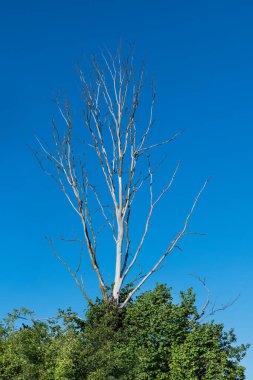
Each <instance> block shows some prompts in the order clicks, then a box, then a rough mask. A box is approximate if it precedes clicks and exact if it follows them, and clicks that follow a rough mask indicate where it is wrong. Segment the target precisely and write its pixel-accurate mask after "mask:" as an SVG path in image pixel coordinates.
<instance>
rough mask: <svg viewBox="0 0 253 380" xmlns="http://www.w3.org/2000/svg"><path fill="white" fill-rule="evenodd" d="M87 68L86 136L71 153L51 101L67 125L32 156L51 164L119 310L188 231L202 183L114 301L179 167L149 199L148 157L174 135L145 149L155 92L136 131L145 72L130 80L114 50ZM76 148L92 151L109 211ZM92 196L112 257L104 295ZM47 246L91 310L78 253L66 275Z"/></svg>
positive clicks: (64, 112)
mask: <svg viewBox="0 0 253 380" xmlns="http://www.w3.org/2000/svg"><path fill="white" fill-rule="evenodd" d="M92 70H93V75H92V79H91V80H90V79H89V80H88V79H87V78H86V76H85V75H84V73H83V72H82V70H79V71H78V73H79V76H80V81H81V85H82V96H83V102H84V107H83V124H84V125H83V126H82V128H83V130H82V129H80V127H79V129H78V131H79V132H80V133H81V134H83V133H84V134H85V133H87V132H88V135H89V136H88V137H87V138H86V137H84V140H85V141H84V142H83V144H81V143H80V140H79V143H78V144H77V145H78V147H77V146H76V144H75V142H76V140H75V138H74V137H73V134H74V131H75V127H74V125H73V124H74V123H73V120H72V116H71V110H70V105H69V103H68V102H65V104H64V106H62V105H61V103H60V102H59V101H57V106H58V109H59V112H60V114H61V116H62V119H63V120H64V122H65V124H66V128H65V133H64V134H61V133H60V132H59V129H58V127H57V126H56V123H55V122H54V121H53V137H54V148H53V150H50V149H49V148H47V145H46V144H44V143H42V142H41V140H39V139H38V143H39V145H40V150H39V151H37V152H36V153H37V156H38V157H39V160H40V163H41V164H42V165H43V167H44V168H45V166H44V164H43V158H44V159H46V161H47V162H48V161H49V162H50V165H51V169H49V170H48V169H45V171H46V173H47V174H49V175H50V176H51V177H53V178H54V179H55V181H56V182H57V183H58V184H59V186H60V188H61V189H62V191H63V193H64V194H65V196H66V198H67V200H68V202H69V204H70V205H71V207H72V209H73V210H74V211H75V213H76V214H77V216H78V217H79V219H80V222H81V224H82V231H83V239H82V240H83V242H84V245H85V247H86V251H87V254H88V255H89V258H90V262H91V264H92V268H93V269H94V271H95V274H96V276H97V279H98V282H99V286H100V289H101V292H102V296H103V298H104V299H105V300H108V301H109V300H112V301H113V302H114V303H115V304H116V305H117V306H118V307H124V306H125V305H126V304H127V303H128V301H129V300H130V299H131V298H132V297H133V295H134V294H135V293H136V292H137V291H138V290H139V288H140V287H141V286H142V285H143V283H144V282H145V281H146V280H147V279H148V278H149V277H150V276H151V275H152V274H153V273H154V272H155V271H157V269H158V268H159V267H160V265H161V264H162V262H163V261H164V259H165V258H166V257H167V256H168V255H169V254H170V253H171V252H172V251H173V250H174V248H175V247H177V245H178V243H179V241H180V239H181V238H182V237H183V236H184V235H185V234H186V233H189V232H188V231H187V228H188V224H189V221H190V218H191V216H192V213H193V211H194V209H195V206H196V204H197V202H198V200H199V197H200V195H201V193H202V192H203V190H204V188H205V187H206V184H207V181H206V182H205V183H204V185H203V187H202V188H201V190H200V191H199V193H198V194H197V196H196V198H195V200H194V202H193V204H192V207H191V208H190V211H189V213H188V215H187V216H186V218H185V220H184V222H183V224H182V228H181V230H180V231H179V232H178V233H177V234H176V236H175V238H174V239H173V240H172V241H171V242H169V244H168V246H167V249H166V250H165V252H163V253H162V254H161V256H160V258H159V260H158V261H157V262H156V263H155V264H154V265H153V267H151V268H150V270H149V271H148V272H147V273H146V274H144V275H142V276H140V277H139V279H138V280H137V282H136V283H135V285H134V286H133V288H132V290H131V291H129V293H128V294H127V295H126V297H125V299H124V300H123V301H121V302H120V293H121V290H122V288H123V286H125V285H126V284H127V282H128V276H129V274H130V272H131V271H132V269H133V268H134V267H135V265H136V264H137V259H138V258H139V254H140V252H141V250H142V248H143V244H144V241H145V239H146V237H147V234H148V231H149V227H150V221H151V218H152V214H153V211H154V209H155V207H156V206H157V204H158V203H159V202H160V200H161V199H162V198H163V197H164V195H165V194H166V193H167V192H168V190H169V189H170V188H171V186H172V184H173V182H174V179H175V177H176V175H177V173H178V170H179V167H180V162H179V163H178V164H177V166H176V168H175V169H174V172H173V174H172V176H171V178H169V179H168V182H167V185H166V186H165V187H164V188H163V190H162V192H161V193H160V194H159V195H158V196H157V197H155V196H154V195H153V175H154V171H153V169H152V165H151V158H152V155H151V153H152V151H153V150H154V149H159V147H161V146H162V145H166V144H169V143H171V142H172V141H174V140H175V139H176V138H177V136H178V135H179V134H180V132H179V133H176V134H175V135H174V136H172V137H169V138H168V139H166V140H164V141H161V142H159V141H154V143H152V144H150V143H148V140H149V135H150V132H151V130H152V126H153V109H154V103H155V91H152V97H151V104H150V109H149V117H148V120H147V125H146V128H144V129H143V130H142V131H141V133H140V131H139V129H138V128H137V126H136V115H137V112H139V111H140V110H139V108H140V97H141V94H142V88H143V74H144V69H143V67H142V68H141V69H140V70H139V71H138V75H137V76H136V73H135V70H134V64H133V56H132V55H130V56H128V57H127V58H125V59H124V60H122V58H121V54H120V52H118V53H117V54H116V56H112V54H110V53H108V52H106V54H103V53H102V54H101V56H100V60H99V61H98V60H97V59H96V58H94V59H93V61H92ZM85 129H86V132H85ZM82 131H83V132H82ZM77 149H79V150H80V149H81V150H82V149H83V150H87V149H91V150H93V151H94V152H95V155H96V157H97V160H98V163H99V167H100V173H99V174H98V175H101V176H102V178H103V189H102V192H105V191H106V192H107V193H108V195H109V198H110V210H113V212H112V213H108V207H106V206H105V204H104V202H103V197H102V196H101V190H100V189H99V188H97V187H96V186H95V185H94V184H92V183H91V180H90V176H89V171H88V169H87V166H88V165H87V160H86V162H85V161H84V160H80V159H79V156H78V153H77ZM143 159H144V160H145V161H146V172H143V171H142V172H140V171H139V166H140V162H141V161H143ZM53 168H54V169H53ZM147 184H148V185H147ZM144 185H145V186H144ZM143 189H146V190H147V191H148V193H147V195H146V197H149V209H148V212H147V217H146V220H144V227H143V232H142V236H141V238H140V241H139V243H138V244H137V246H136V247H132V246H131V239H130V231H129V224H130V220H131V217H132V214H131V210H132V207H133V204H134V201H135V200H136V195H137V193H139V192H140V191H143ZM142 196H143V195H142ZM92 197H93V201H94V199H95V200H96V202H97V205H98V208H99V210H100V213H101V215H102V216H103V218H104V220H105V223H106V224H107V226H108V227H109V229H110V233H111V236H112V239H113V241H114V246H115V251H114V252H112V254H113V255H114V257H115V269H114V270H115V272H114V273H115V274H114V282H113V286H112V290H111V291H109V290H108V289H109V287H108V284H106V283H105V280H104V277H103V273H102V266H101V263H99V262H98V255H97V231H96V230H95V228H94V217H95V215H94V213H93V212H92V210H91V203H92V202H93V201H92V200H91V198H92ZM49 242H50V244H51V247H52V249H53V250H54V253H55V254H56V256H57V257H58V259H60V261H61V262H62V263H63V264H64V265H65V267H66V268H67V269H68V271H69V273H70V274H71V276H72V277H73V278H74V280H75V282H76V284H77V286H78V287H79V288H80V290H81V291H82V294H83V296H84V298H85V299H86V300H87V301H88V302H89V303H90V304H92V301H91V299H90V298H89V297H88V295H87V293H86V290H85V289H84V284H83V281H82V278H81V279H80V277H78V271H79V269H80V265H81V259H82V253H81V254H80V262H79V264H78V268H77V269H76V270H75V271H72V270H71V268H70V267H69V266H68V264H67V263H66V262H65V261H64V260H63V259H62V258H61V257H60V256H59V254H58V253H57V252H56V249H55V247H54V244H53V242H52V240H49ZM130 251H131V254H130Z"/></svg>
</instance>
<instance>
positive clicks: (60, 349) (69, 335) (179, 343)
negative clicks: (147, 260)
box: [0, 285, 247, 380]
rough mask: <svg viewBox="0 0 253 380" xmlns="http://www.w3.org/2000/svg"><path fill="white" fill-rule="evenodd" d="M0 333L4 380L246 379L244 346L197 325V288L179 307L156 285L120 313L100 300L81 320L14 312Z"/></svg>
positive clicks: (217, 327)
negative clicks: (43, 317)
mask: <svg viewBox="0 0 253 380" xmlns="http://www.w3.org/2000/svg"><path fill="white" fill-rule="evenodd" d="M126 294H128V292H126ZM122 296H123V297H124V294H123V292H122ZM121 301H123V300H121ZM20 318H21V319H20ZM22 318H23V323H22V324H20V321H22ZM0 333H1V334H0V336H1V338H0V378H1V379H3V380H10V379H13V380H14V379H17V380H21V379H22V380H32V379H33V380H37V379H38V380H53V379H55V380H67V379H72V380H79V379H80V380H85V379H87V380H102V379H103V380H113V379H122V380H133V379H136V380H149V379H150V380H154V379H166V380H181V379H182V380H183V379H184V380H214V379H215V380H223V379H226V380H228V379H230V380H243V379H245V375H244V368H243V367H242V366H241V365H240V361H241V359H242V358H243V357H244V355H245V352H246V349H247V345H237V344H236V337H235V334H234V332H233V331H229V332H226V331H225V330H224V327H223V325H222V324H215V323H214V322H213V321H211V322H206V323H204V322H201V321H200V320H199V318H198V312H197V308H196V305H195V295H194V293H193V291H192V289H189V290H188V291H187V292H181V301H180V302H175V301H174V300H173V297H172V293H171V289H170V288H167V287H166V286H165V285H157V286H156V287H155V288H154V290H152V291H146V292H145V293H142V294H141V295H139V296H138V297H136V299H135V300H132V301H131V302H129V303H128V304H127V306H126V307H125V308H124V309H120V310H119V309H117V308H115V307H114V306H113V305H112V304H110V303H108V302H105V301H104V300H101V299H97V301H96V302H95V304H94V305H93V306H92V307H88V309H87V310H86V313H85V317H84V318H83V319H81V318H80V317H79V316H77V314H75V313H74V312H72V311H71V310H67V311H59V313H58V315H57V316H55V317H54V318H52V319H48V320H45V321H44V320H36V318H35V316H34V315H33V314H32V313H30V312H28V311H27V310H25V309H24V310H15V311H14V312H13V313H12V314H9V316H8V318H7V319H5V321H3V322H2V324H1V330H0Z"/></svg>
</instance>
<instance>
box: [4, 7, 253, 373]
mask: <svg viewBox="0 0 253 380" xmlns="http://www.w3.org/2000/svg"><path fill="white" fill-rule="evenodd" d="M252 18H253V3H252V1H243V0H241V1H223V0H221V1H212V2H208V1H180V0H179V1H162V0H156V1H153V0H145V1H142V0H140V1H136V0H135V1H133V0H129V1H127V2H126V1H124V2H123V1H120V0H118V1H116V0H93V1H89V0H83V1H79V0H72V1H66V0H61V1H47V0H45V1H43V2H42V1H41V2H34V1H27V0H26V1H22V2H21V1H8V2H7V1H1V11H0V39H1V43H0V68H1V70H0V73H1V74H0V89H1V91H0V115H1V116H0V128H1V139H0V144H1V149H0V152H1V161H0V173H1V176H0V185H1V188H0V191H1V201H0V209H1V213H0V215H1V219H0V227H1V235H0V242H1V243H0V247H1V261H0V263H1V265H0V314H1V316H4V315H5V314H6V313H7V312H9V311H11V310H12V309H13V308H16V307H21V306H25V307H27V308H29V309H32V310H35V311H36V312H37V314H38V316H40V317H45V316H50V315H53V314H54V313H55V311H56V310H57V309H58V308H59V307H61V308H66V307H68V306H72V307H73V309H74V310H76V311H78V312H81V311H82V310H83V308H84V307H85V304H84V303H83V300H82V297H81V294H80V292H79V291H78V289H77V288H76V287H75V285H74V283H73V281H72V280H71V279H70V278H69V276H68V274H67V273H66V271H65V269H64V268H63V267H61V265H60V263H59V262H57V260H56V259H55V257H54V256H53V254H52V252H51V250H50V248H49V246H48V244H47V243H46V241H45V239H44V236H45V235H49V236H52V237H54V236H61V235H64V234H66V235H67V234H68V233H70V234H71V233H73V231H75V230H78V220H77V219H76V216H75V215H74V213H73V212H72V210H71V209H70V208H69V206H68V204H67V202H66V201H65V199H64V197H63V195H62V194H61V193H60V190H59V189H58V188H57V186H56V185H55V184H54V183H53V182H52V181H50V179H49V178H48V177H46V176H45V175H44V174H43V173H42V171H41V170H40V168H39V166H38V163H37V162H36V160H35V158H34V156H33V154H32V152H31V149H30V146H31V145H34V135H35V134H37V135H39V136H42V137H43V138H44V139H45V140H47V141H49V140H50V136H51V129H50V128H51V119H52V115H53V114H55V113H57V110H56V108H55V105H54V103H53V101H52V98H53V96H54V95H55V94H56V93H58V92H64V93H67V94H68V97H69V99H70V101H72V104H73V107H74V109H75V112H80V113H81V108H78V107H79V104H80V102H78V101H77V98H78V96H77V94H78V91H79V84H78V78H77V75H76V72H75V69H74V67H75V65H76V64H80V65H81V66H82V64H84V65H85V62H86V61H87V60H88V59H89V57H90V55H91V54H92V53H97V52H98V51H99V49H100V48H103V47H105V46H106V47H108V48H109V49H111V50H112V51H115V49H116V48H117V46H118V45H119V42H120V41H122V43H123V46H128V44H129V43H130V44H134V45H135V51H136V54H135V55H136V61H137V62H139V61H140V60H142V59H144V60H145V62H146V64H145V65H146V78H148V79H149V80H151V79H152V78H155V81H156V86H157V105H156V109H155V120H156V123H155V131H154V135H153V138H154V141H159V140H160V139H163V138H165V137H167V136H171V135H172V134H174V133H175V132H177V131H178V130H181V129H184V130H185V133H184V134H183V135H182V136H181V137H180V138H179V139H178V140H177V141H176V142H175V143H174V144H173V145H170V146H168V160H167V161H168V163H167V164H166V165H167V166H166V168H165V169H164V171H162V172H160V174H159V175H158V177H157V187H158V188H159V183H162V181H163V180H164V178H165V176H166V175H167V171H166V170H172V168H173V165H174V164H175V163H176V162H177V160H178V159H182V161H183V165H182V168H181V171H180V174H179V176H178V178H177V181H176V184H175V186H174V188H173V191H172V192H171V193H170V194H169V195H168V197H167V198H166V200H165V202H164V203H163V206H161V207H160V208H158V209H157V212H156V214H155V219H154V220H155V223H154V224H153V225H152V229H153V231H152V238H150V239H149V240H148V244H147V245H146V246H145V250H144V252H143V263H144V264H143V265H144V268H149V266H151V265H152V263H154V260H155V257H158V256H159V253H160V252H162V251H163V248H164V247H165V246H166V242H168V240H169V238H171V237H172V236H173V235H174V234H175V233H176V232H177V227H178V226H179V225H180V222H181V223H182V222H183V220H184V217H185V215H186V213H187V210H188V209H189V207H190V205H191V203H192V200H193V199H194V196H195V195H196V193H197V192H198V190H199V189H200V187H201V185H202V184H203V182H204V180H205V179H206V178H207V177H208V176H212V181H211V182H210V184H209V185H208V188H207V189H206V191H205V194H204V195H203V197H202V198H201V200H200V202H199V204H198V207H197V210H196V212H195V214H194V217H193V218H192V224H191V225H192V229H197V230H198V231H201V232H206V233H208V236H206V237H196V236H191V237H188V238H187V239H185V240H184V241H183V243H182V248H183V251H182V252H175V253H174V254H173V255H171V257H169V258H168V260H167V266H166V267H164V268H162V270H160V271H159V272H158V273H157V274H156V275H155V276H154V278H153V279H152V280H151V281H149V282H148V283H147V284H146V285H145V289H147V288H150V287H152V286H153V285H154V282H155V281H161V282H166V283H167V284H168V285H170V286H173V289H174V294H175V295H176V294H177V293H178V292H179V290H182V289H186V288H187V287H189V286H193V287H194V289H195V290H196V292H197V300H198V304H199V305H201V304H202V303H203V302H204V299H205V293H204V290H203V288H202V287H201V286H200V284H199V283H198V281H197V280H196V279H195V278H194V277H193V276H192V274H193V273H195V274H197V275H199V276H201V277H206V281H207V284H208V286H209V288H210V290H211V293H212V300H213V301H214V302H216V304H217V306H219V305H222V304H225V303H227V302H229V301H231V300H232V299H234V298H235V297H236V296H237V295H238V294H239V293H240V298H239V300H238V301H237V302H236V303H235V304H234V305H233V306H231V308H229V309H227V310H225V311H223V312H222V313H219V314H216V316H215V320H216V321H217V322H224V324H225V326H226V328H227V329H229V328H230V327H234V328H235V331H236V334H237V336H238V341H239V342H242V343H247V342H249V343H253V328H252V314H253V305H252V293H253V282H252V268H253V255H252V248H253V234H252V215H253V203H252V194H253V177H252V164H253V156H252V141H253V27H252ZM148 79H147V86H146V87H145V89H144V93H145V96H146V94H148V92H149V91H150V87H149V80H148ZM143 112H144V111H143ZM140 123H141V121H140ZM143 209H144V207H143ZM141 217H142V214H140V215H139V218H140V220H141ZM136 226H138V227H139V226H140V222H139V220H137V223H136ZM135 228H136V233H137V232H139V231H138V228H137V227H135ZM106 242H107V240H106V238H105V240H104V241H103V246H100V247H101V252H102V254H101V256H100V259H101V261H103V258H104V262H105V266H104V272H105V278H106V279H108V281H110V278H111V277H110V260H109V259H107V251H106V248H107V249H108V250H109V248H108V247H109V246H108V247H107V245H106V244H107V243H106ZM63 249H66V248H63ZM71 253H72V249H71ZM72 256H73V257H72ZM72 256H71V257H70V260H74V259H75V256H74V253H73V255H72ZM71 262H74V261H71ZM85 276H86V277H85V278H86V281H87V283H89V284H91V286H90V288H89V291H90V294H92V295H93V296H95V295H97V290H96V289H97V288H96V283H95V281H94V278H93V277H92V275H91V274H90V271H89V269H86V272H85ZM252 353H253V350H252V349H250V350H249V352H248V356H247V358H246V359H245V360H244V365H245V366H246V368H247V379H252V378H253V364H252V363H253V362H252V359H251V358H252Z"/></svg>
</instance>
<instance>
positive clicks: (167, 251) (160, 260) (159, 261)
mask: <svg viewBox="0 0 253 380" xmlns="http://www.w3.org/2000/svg"><path fill="white" fill-rule="evenodd" d="M208 181H209V179H207V180H206V181H205V183H204V185H203V186H202V188H201V189H200V191H199V193H198V195H197V197H196V198H195V201H194V203H193V205H192V207H191V210H190V212H189V213H188V215H187V217H186V219H185V223H184V226H183V228H182V230H181V231H180V232H179V233H178V234H177V235H176V237H175V239H174V240H172V242H171V243H170V245H169V246H168V248H167V250H166V252H165V253H164V254H163V255H162V256H161V257H160V259H159V260H158V261H157V263H156V264H155V265H154V266H153V268H152V269H151V270H150V271H149V272H148V273H147V274H146V276H145V277H144V278H143V279H142V280H141V281H140V282H139V284H138V285H137V286H136V287H135V288H134V289H133V290H132V291H131V292H130V293H129V295H128V296H127V298H126V299H125V301H124V302H123V303H122V305H121V306H120V307H121V308H123V307H124V306H125V305H126V304H127V302H128V301H129V300H130V299H131V298H132V296H133V295H134V294H135V293H136V292H137V290H139V288H140V287H141V286H142V285H143V283H144V282H145V281H146V280H147V279H148V278H149V277H150V276H151V275H152V274H153V273H154V272H155V271H156V270H157V268H158V267H159V266H160V264H161V263H162V262H163V260H164V259H165V258H166V257H167V256H168V255H169V254H170V252H171V251H172V250H173V249H174V248H175V246H176V245H177V243H178V242H179V240H180V239H181V238H182V237H183V236H184V234H185V231H186V229H187V227H188V224H189V220H190V218H191V216H192V214H193V211H194V209H195V207H196V204H197V203H198V200H199V198H200V196H201V194H202V192H203V191H204V189H205V188H206V185H207V183H208Z"/></svg>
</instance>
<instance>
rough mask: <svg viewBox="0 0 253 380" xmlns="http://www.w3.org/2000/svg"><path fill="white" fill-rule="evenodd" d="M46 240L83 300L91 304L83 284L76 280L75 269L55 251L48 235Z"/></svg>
mask: <svg viewBox="0 0 253 380" xmlns="http://www.w3.org/2000/svg"><path fill="white" fill-rule="evenodd" d="M46 240H47V241H48V243H49V245H50V247H51V248H52V251H53V253H54V255H55V256H56V257H57V259H58V260H59V261H60V262H61V263H62V264H63V265H64V266H65V268H66V269H67V271H68V272H69V274H70V275H71V277H72V278H73V279H74V281H75V283H76V285H77V287H78V288H79V289H80V290H81V292H82V295H83V297H84V298H85V300H86V301H87V302H88V304H89V305H90V306H92V305H93V303H92V301H91V299H90V298H89V297H88V296H87V293H86V292H85V290H84V287H83V285H81V284H80V282H79V280H78V277H77V275H76V274H77V272H76V271H75V272H73V271H72V269H71V268H70V266H69V265H68V264H67V263H66V261H65V260H63V258H62V257H61V256H60V255H59V254H58V252H57V251H56V249H55V247H54V244H53V241H52V239H49V238H48V237H46Z"/></svg>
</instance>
